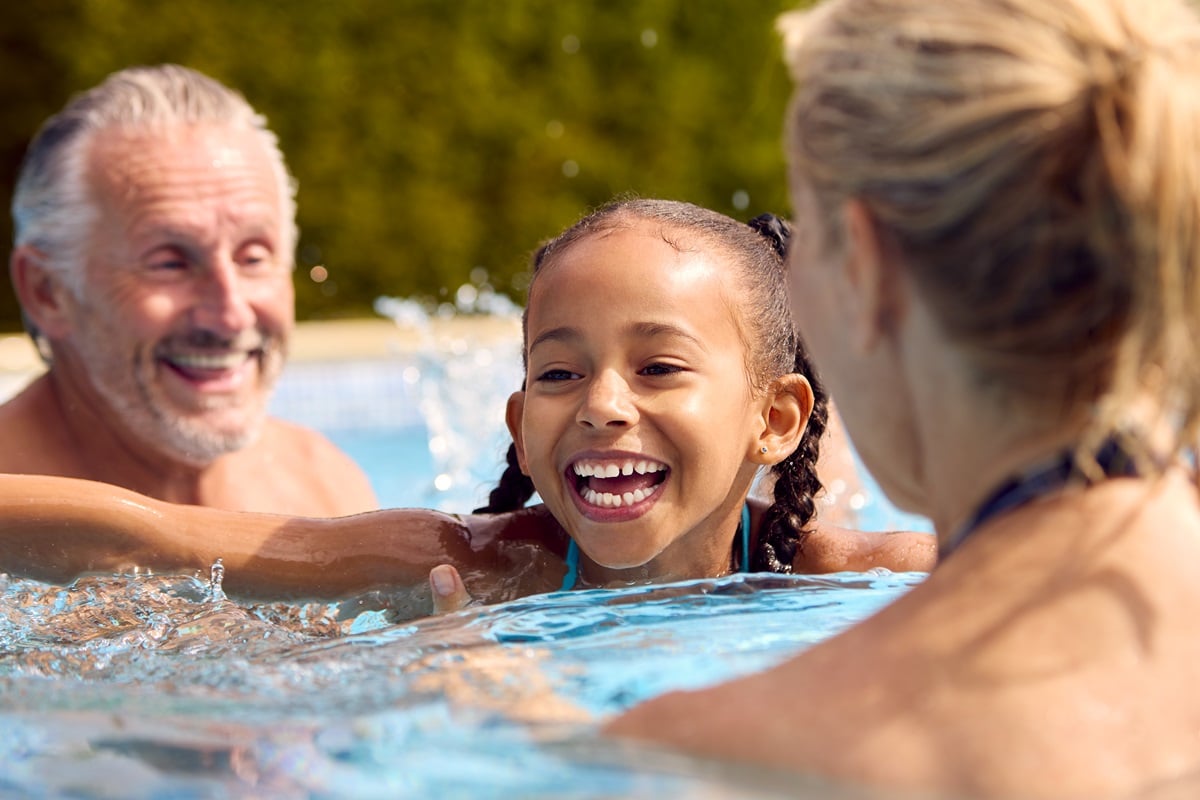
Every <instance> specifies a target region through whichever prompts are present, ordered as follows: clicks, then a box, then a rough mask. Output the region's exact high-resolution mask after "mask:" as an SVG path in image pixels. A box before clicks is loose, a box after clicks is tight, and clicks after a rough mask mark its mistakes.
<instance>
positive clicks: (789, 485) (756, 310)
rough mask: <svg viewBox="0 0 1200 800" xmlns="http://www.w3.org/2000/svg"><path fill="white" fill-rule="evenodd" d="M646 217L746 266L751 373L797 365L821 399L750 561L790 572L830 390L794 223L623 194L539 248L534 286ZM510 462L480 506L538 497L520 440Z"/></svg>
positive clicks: (761, 377) (809, 505) (813, 482)
mask: <svg viewBox="0 0 1200 800" xmlns="http://www.w3.org/2000/svg"><path fill="white" fill-rule="evenodd" d="M641 220H653V221H656V222H659V223H661V224H662V230H661V235H662V237H663V239H664V240H665V241H667V242H669V243H670V244H671V245H672V246H673V247H676V248H679V249H683V248H684V247H687V246H694V245H690V244H686V243H685V241H684V239H683V237H682V236H680V234H693V235H695V236H697V237H699V238H700V239H701V240H703V242H704V243H706V244H709V245H712V246H714V247H716V248H719V249H720V250H722V251H723V252H724V253H726V254H727V255H728V256H729V257H730V259H731V261H732V263H733V265H734V266H735V267H736V268H737V269H738V270H739V271H740V273H741V280H740V281H739V285H741V286H742V287H743V289H744V292H745V294H744V300H743V304H744V307H745V308H747V309H753V313H745V314H743V315H742V319H741V320H739V326H740V327H741V328H742V330H743V336H744V337H745V339H746V342H747V349H748V351H749V352H748V355H747V359H746V362H747V367H748V369H749V372H750V375H749V378H750V381H751V383H752V385H753V386H754V387H755V388H756V389H757V390H758V391H765V390H766V389H767V388H768V387H769V386H770V384H771V382H772V381H774V380H775V379H777V378H779V377H781V376H783V375H786V374H789V373H793V372H796V373H800V374H802V375H804V376H805V377H807V378H808V380H809V382H810V383H811V384H812V388H813V395H814V404H813V410H812V414H811V415H810V416H809V419H808V427H807V428H806V429H805V432H804V436H803V438H802V440H801V442H800V444H799V446H797V448H796V449H795V451H793V452H792V453H791V455H789V456H788V457H787V458H786V459H784V460H783V461H781V462H780V463H778V464H776V465H775V466H774V467H772V469H771V472H772V474H773V476H774V479H775V486H774V496H773V501H774V502H773V503H772V504H771V506H770V507H769V508H768V509H767V512H766V514H765V515H764V517H763V522H762V529H761V534H760V536H759V538H758V547H757V549H756V550H755V552H754V553H753V554H752V555H751V563H750V568H751V569H752V570H755V571H771V572H790V571H791V569H792V562H793V561H794V560H795V557H796V553H797V551H798V550H799V549H800V547H801V546H802V545H803V542H804V538H805V537H806V536H807V534H808V529H807V526H808V524H809V522H810V521H811V520H812V518H813V516H814V514H815V512H816V500H815V498H816V495H817V493H818V492H820V491H821V481H820V479H819V478H818V477H817V458H818V455H819V447H820V440H821V436H822V435H823V434H824V433H825V424H826V418H827V413H828V411H827V400H826V397H825V392H824V390H823V389H822V388H821V385H820V383H819V381H818V380H817V377H816V373H815V371H814V370H813V367H812V364H811V363H810V361H809V358H808V354H807V352H805V349H804V346H803V344H802V343H801V341H800V336H799V334H798V332H797V331H796V326H795V324H794V323H793V321H792V316H791V304H790V302H789V299H788V293H787V280H786V275H785V271H786V268H785V265H786V253H787V244H788V238H789V236H790V233H791V227H790V226H789V225H788V223H787V222H786V221H784V220H782V219H780V218H778V217H776V216H774V215H772V214H763V215H761V216H759V217H755V218H754V219H752V220H750V222H749V224H744V223H740V222H737V221H736V220H733V219H730V218H729V217H726V216H725V215H723V214H719V213H717V212H716V211H711V210H709V209H706V208H701V207H699V206H695V205H692V204H690V203H683V202H678V201H671V200H649V199H641V198H634V199H624V200H617V201H614V202H612V203H609V204H608V205H605V206H603V207H601V208H599V209H597V210H596V211H594V212H592V213H591V214H589V215H588V216H586V217H584V218H583V219H581V220H580V221H579V222H577V223H575V224H574V225H573V226H571V227H570V228H568V229H567V230H566V231H564V232H563V233H562V234H561V235H559V236H558V237H557V238H555V239H552V240H550V241H549V242H547V243H546V244H544V245H542V246H541V247H540V248H538V250H537V252H536V253H535V254H534V257H533V269H532V271H533V279H532V280H531V281H530V284H531V286H532V283H533V281H534V280H537V275H538V273H539V271H540V270H541V268H542V267H543V266H545V265H546V264H548V263H550V262H551V261H553V259H554V258H555V257H556V256H557V255H559V254H561V253H562V252H564V251H565V250H567V249H568V248H569V247H571V245H572V244H574V243H576V242H578V241H580V240H581V239H584V238H586V237H587V236H590V235H592V234H596V233H601V232H604V231H609V230H613V229H616V228H620V227H625V226H627V225H631V224H633V223H636V222H638V221H641ZM507 461H508V465H507V467H506V468H505V470H504V474H503V475H502V476H501V478H500V482H499V484H498V485H497V487H496V488H495V489H493V490H492V492H491V494H490V495H489V496H488V504H487V505H486V506H484V507H482V508H479V509H476V513H484V514H494V513H500V512H504V511H514V510H516V509H518V508H521V507H523V506H524V505H525V503H526V502H527V501H528V500H529V498H530V497H532V496H533V493H534V487H533V482H532V481H530V480H529V477H528V476H526V475H523V474H522V473H521V469H520V466H519V465H518V464H517V450H516V446H515V445H511V446H510V447H509V449H508V456H507Z"/></svg>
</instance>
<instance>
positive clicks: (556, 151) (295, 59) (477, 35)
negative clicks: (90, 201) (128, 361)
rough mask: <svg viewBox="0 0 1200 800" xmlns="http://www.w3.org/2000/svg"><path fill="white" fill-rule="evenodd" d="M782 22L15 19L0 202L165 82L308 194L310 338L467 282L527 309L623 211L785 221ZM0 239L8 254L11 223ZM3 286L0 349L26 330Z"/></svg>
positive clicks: (606, 1)
mask: <svg viewBox="0 0 1200 800" xmlns="http://www.w3.org/2000/svg"><path fill="white" fill-rule="evenodd" d="M794 5H795V2H794V0H390V1H389V0H357V1H356V0H345V1H344V2H336V1H335V0H211V2H186V1H185V2H144V1H143V2H139V1H138V0H37V1H35V2H29V3H6V4H5V8H4V10H2V11H0V98H3V99H2V101H0V194H2V195H3V196H4V197H5V202H6V203H7V202H8V200H9V199H10V198H11V196H12V185H13V181H14V178H15V175H16V171H17V169H18V167H19V164H20V159H21V156H22V154H23V152H24V149H25V146H26V144H27V143H28V141H29V138H30V137H31V136H32V134H33V133H34V131H35V130H36V129H37V127H38V125H40V124H41V122H42V120H44V119H45V118H46V117H47V116H49V115H50V114H52V113H54V112H55V111H56V110H58V109H59V108H61V106H62V105H63V103H64V102H65V101H66V99H67V98H68V97H69V96H70V95H71V94H73V93H74V92H77V91H80V90H82V89H85V88H87V87H89V86H92V85H94V84H96V83H98V82H99V81H101V80H102V79H103V77H104V76H105V75H106V74H108V73H109V72H111V71H113V70H116V69H120V68H122V67H125V66H129V65H132V64H146V63H158V62H163V61H174V62H177V63H181V64H185V65H188V66H191V67H194V68H196V69H199V70H200V71H202V72H205V73H207V74H209V75H212V76H213V77H215V78H217V79H219V80H221V81H222V82H224V83H226V84H227V85H229V86H232V87H234V88H237V89H239V90H240V91H242V92H243V93H244V94H245V95H246V97H247V98H248V99H249V100H250V102H251V104H252V105H254V106H255V107H256V108H257V109H258V110H259V111H261V112H263V113H264V114H266V115H267V118H268V120H269V121H270V124H271V126H272V128H273V129H274V130H275V131H276V133H277V134H278V135H279V137H280V140H281V142H282V146H283V150H284V154H285V155H286V157H287V159H288V162H289V166H290V168H291V170H292V172H293V174H294V175H295V176H296V177H297V179H298V181H299V184H300V191H299V217H300V227H301V240H300V244H299V250H298V255H297V264H298V269H297V272H296V285H297V313H298V316H299V317H300V318H301V319H306V318H307V319H313V318H329V317H338V316H354V315H363V314H370V313H371V304H372V302H373V300H374V299H375V298H376V297H378V296H380V295H393V296H424V297H429V298H438V297H445V296H447V295H448V294H452V293H453V291H454V289H456V288H457V287H458V286H459V285H461V284H463V283H465V282H467V280H468V276H469V275H470V274H471V271H472V269H474V268H476V267H482V268H484V269H485V270H486V271H487V273H488V275H489V280H490V282H491V283H492V285H494V286H495V287H496V288H498V289H499V290H501V291H505V292H507V293H509V294H510V295H512V296H513V297H514V299H517V300H518V301H519V300H521V299H522V295H523V280H522V279H523V276H524V271H525V268H526V261H527V257H528V254H529V253H530V252H532V250H533V249H534V248H535V247H536V245H537V244H538V243H539V242H540V241H541V240H542V239H544V238H546V237H548V236H551V235H553V234H554V233H556V232H557V231H559V230H560V229H561V228H563V227H564V226H565V225H567V224H569V223H570V222H571V221H573V220H574V219H575V218H576V217H578V216H579V215H580V214H581V213H583V212H584V211H586V210H588V209H589V208H592V207H594V206H596V205H598V204H600V203H603V202H604V201H606V200H608V199H609V198H610V197H612V196H614V195H616V194H620V193H625V192H634V193H637V194H641V195H646V196H662V197H671V198H677V199H684V200H690V201H692V202H696V203H700V204H702V205H707V206H710V207H712V208H716V209H718V210H720V211H724V212H726V213H729V214H732V215H735V216H739V217H743V218H747V217H750V216H753V215H755V214H758V213H761V212H763V211H778V212H782V211H785V210H786V209H785V187H784V167H783V157H782V154H781V152H780V144H779V142H780V127H781V120H782V114H783V108H784V105H785V103H786V100H787V93H788V81H787V75H786V71H785V68H784V66H783V64H782V62H781V59H780V57H779V42H778V38H777V36H776V34H775V33H774V29H773V21H774V19H775V17H776V16H777V15H778V14H779V13H780V12H781V11H783V10H786V9H787V8H790V7H793V6H794ZM738 193H744V194H741V195H738ZM735 195H737V196H740V197H741V198H742V200H743V201H744V200H746V199H748V203H745V202H743V203H737V202H736V201H735ZM739 205H742V206H744V207H738V206H739ZM0 237H3V240H4V241H7V242H11V240H12V237H11V224H10V219H9V217H8V215H7V214H5V215H3V218H2V219H0ZM316 264H322V265H324V266H325V267H326V268H327V270H328V274H329V279H328V280H327V281H326V282H324V283H322V284H318V283H316V282H314V281H313V280H311V279H310V277H309V270H310V268H311V267H312V266H314V265H316ZM2 285H3V288H0V329H6V330H17V329H19V327H20V324H19V318H18V313H17V307H16V301H15V299H14V298H13V296H12V293H11V289H10V288H9V287H8V285H7V282H2Z"/></svg>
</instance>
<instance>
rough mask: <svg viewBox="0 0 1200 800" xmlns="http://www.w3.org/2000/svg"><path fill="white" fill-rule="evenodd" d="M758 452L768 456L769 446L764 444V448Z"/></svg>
mask: <svg viewBox="0 0 1200 800" xmlns="http://www.w3.org/2000/svg"><path fill="white" fill-rule="evenodd" d="M758 452H760V453H762V454H763V455H764V456H765V455H766V454H767V446H766V445H765V444H764V445H763V446H762V447H760V448H758Z"/></svg>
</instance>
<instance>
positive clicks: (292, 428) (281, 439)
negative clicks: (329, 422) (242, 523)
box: [222, 418, 378, 517]
mask: <svg viewBox="0 0 1200 800" xmlns="http://www.w3.org/2000/svg"><path fill="white" fill-rule="evenodd" d="M222 460H223V461H224V462H225V464H224V465H223V466H224V470H225V471H226V475H227V477H228V478H230V479H232V480H235V481H238V482H240V481H242V480H249V481H252V482H254V483H255V484H257V486H258V490H259V495H260V498H262V497H266V496H268V494H273V495H277V500H278V508H269V507H268V508H267V509H266V510H280V511H284V512H285V513H299V514H303V515H305V516H330V517H332V516H342V515H345V514H353V513H358V512H360V511H368V510H371V509H374V508H377V507H378V501H377V499H376V497H375V493H374V490H373V489H372V488H371V484H370V481H369V480H368V478H367V476H366V473H364V472H363V471H362V469H361V468H360V467H359V466H358V464H356V463H355V462H354V460H353V459H352V458H350V456H349V455H347V454H346V453H345V452H343V451H342V450H341V449H340V448H338V447H337V445H335V444H334V443H333V442H331V441H330V440H329V439H328V438H326V437H325V435H324V434H322V433H320V432H318V431H316V430H313V429H312V428H307V427H305V426H303V425H297V424H296V423H294V422H288V421H286V420H281V419H276V418H269V419H268V420H267V422H266V424H265V425H264V427H263V432H262V435H261V436H260V437H259V438H258V441H256V442H255V443H254V444H252V445H250V446H248V447H245V448H243V449H242V450H240V451H238V452H236V453H231V454H229V455H227V456H225V457H223V459H222ZM231 468H232V469H231ZM268 486H273V487H274V488H273V490H271V491H270V492H269V493H268V489H267V487H268ZM284 498H288V500H287V502H284Z"/></svg>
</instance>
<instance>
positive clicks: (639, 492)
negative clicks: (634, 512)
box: [581, 486, 658, 508]
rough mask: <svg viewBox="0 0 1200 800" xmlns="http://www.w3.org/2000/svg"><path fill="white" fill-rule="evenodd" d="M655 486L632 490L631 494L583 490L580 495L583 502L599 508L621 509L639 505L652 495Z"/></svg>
mask: <svg viewBox="0 0 1200 800" xmlns="http://www.w3.org/2000/svg"><path fill="white" fill-rule="evenodd" d="M656 489H658V487H657V486H651V487H649V488H647V489H634V490H633V491H632V492H625V493H624V494H612V493H611V492H597V491H596V490H594V489H588V488H585V489H584V490H583V491H582V492H581V494H582V496H583V499H584V502H586V503H588V504H589V505H593V506H600V507H601V508H621V507H622V506H631V505H633V504H634V503H640V502H642V501H643V500H645V499H646V498H647V497H649V496H650V495H652V494H654V492H655V490H656Z"/></svg>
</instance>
